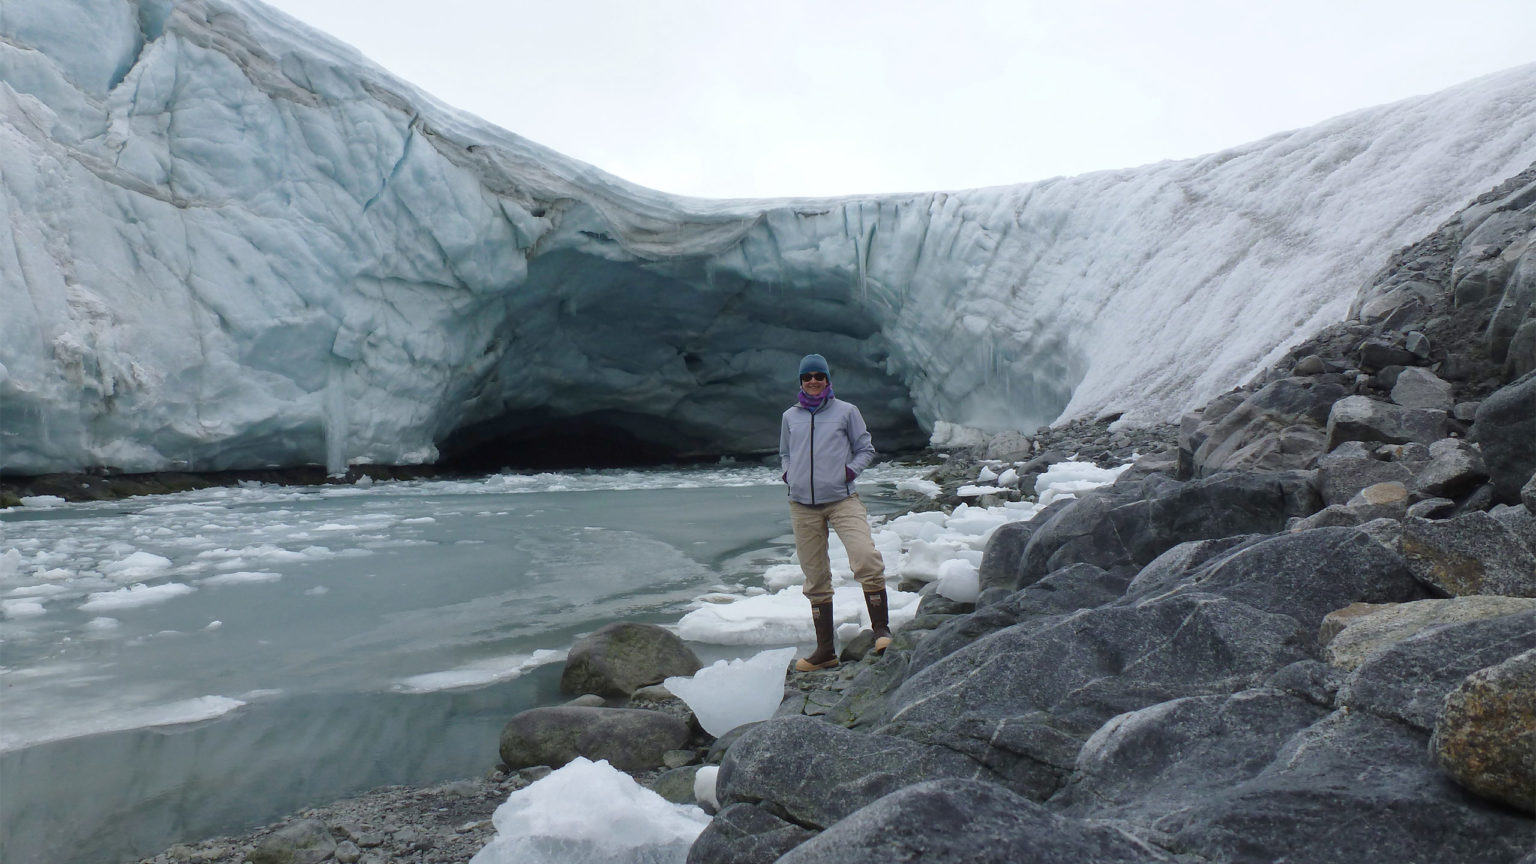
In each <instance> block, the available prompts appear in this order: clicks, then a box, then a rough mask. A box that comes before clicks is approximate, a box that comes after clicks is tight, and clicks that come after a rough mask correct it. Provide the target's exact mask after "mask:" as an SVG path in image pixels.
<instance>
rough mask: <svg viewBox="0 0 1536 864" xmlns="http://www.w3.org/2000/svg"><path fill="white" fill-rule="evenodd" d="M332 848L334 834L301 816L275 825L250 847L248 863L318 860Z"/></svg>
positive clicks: (290, 863)
mask: <svg viewBox="0 0 1536 864" xmlns="http://www.w3.org/2000/svg"><path fill="white" fill-rule="evenodd" d="M335 852H336V838H334V837H332V836H331V831H330V829H329V828H327V827H325V823H324V822H321V821H320V820H318V819H301V820H299V821H297V822H293V823H291V824H288V825H284V826H283V827H281V828H279V829H277V830H276V831H274V832H272V833H271V834H270V835H268V836H267V838H266V839H264V840H262V841H261V842H260V843H259V844H257V845H256V848H255V849H252V850H251V852H250V855H249V856H248V857H249V858H250V861H251V864H320V862H321V861H324V860H326V859H327V858H330V857H331V856H332V855H333V854H334V853H335Z"/></svg>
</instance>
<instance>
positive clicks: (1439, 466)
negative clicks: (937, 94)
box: [1410, 438, 1488, 498]
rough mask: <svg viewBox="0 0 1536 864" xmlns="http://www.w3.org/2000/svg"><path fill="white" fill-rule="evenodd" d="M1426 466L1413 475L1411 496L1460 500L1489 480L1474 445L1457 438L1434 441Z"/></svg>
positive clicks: (1480, 454)
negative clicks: (1412, 494)
mask: <svg viewBox="0 0 1536 864" xmlns="http://www.w3.org/2000/svg"><path fill="white" fill-rule="evenodd" d="M1429 452H1430V456H1431V459H1430V461H1429V464H1427V465H1425V466H1424V467H1423V468H1420V469H1419V470H1418V471H1416V472H1414V477H1413V481H1412V485H1411V487H1410V488H1411V489H1412V491H1413V492H1414V494H1416V495H1419V496H1428V497H1432V498H1460V497H1461V496H1463V495H1465V494H1467V493H1469V492H1471V491H1472V490H1473V489H1476V488H1477V487H1478V486H1480V485H1482V483H1483V482H1484V481H1485V480H1487V479H1488V467H1487V466H1486V465H1484V464H1483V454H1482V452H1481V451H1479V450H1478V449H1477V447H1476V446H1475V445H1473V444H1468V443H1467V442H1465V441H1461V440H1458V439H1456V438H1446V439H1444V440H1441V441H1436V442H1435V443H1434V444H1431V445H1430V448H1429Z"/></svg>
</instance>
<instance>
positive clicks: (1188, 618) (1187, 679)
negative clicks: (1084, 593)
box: [882, 594, 1311, 800]
mask: <svg viewBox="0 0 1536 864" xmlns="http://www.w3.org/2000/svg"><path fill="white" fill-rule="evenodd" d="M1310 642H1311V634H1310V632H1306V631H1303V630H1302V628H1301V627H1300V626H1299V625H1298V624H1297V622H1296V620H1295V619H1294V618H1291V617H1289V616H1286V615H1275V614H1269V613H1266V612H1262V611H1259V610H1257V609H1254V608H1252V607H1250V606H1246V605H1244V604H1241V603H1236V602H1232V601H1230V600H1227V599H1225V598H1221V597H1215V596H1212V595H1210V594H1198V595H1196V594H1191V595H1188V596H1179V597H1173V598H1169V599H1165V600H1160V601H1156V602H1149V603H1143V604H1139V605H1134V606H1131V605H1125V606H1109V607H1100V608H1097V609H1089V610H1083V611H1081V612H1078V613H1077V614H1074V615H1067V616H1060V617H1055V616H1053V617H1046V618H1042V619H1037V620H1032V621H1025V622H1023V623H1020V624H1018V625H1015V626H1013V627H1010V628H1007V629H1004V630H1001V631H999V632H997V633H993V634H991V635H989V636H985V637H983V638H981V639H979V640H977V641H975V642H973V643H971V644H969V645H967V646H965V647H964V648H961V649H960V650H958V651H955V652H954V653H952V654H949V655H948V656H945V657H943V658H941V659H939V660H937V661H936V662H934V663H933V664H932V665H930V666H928V667H926V668H924V669H921V670H919V671H917V672H915V673H913V674H912V675H911V676H910V677H909V678H907V680H906V681H905V682H903V683H902V684H901V686H900V687H899V688H897V689H896V690H895V691H894V692H893V693H892V694H891V695H890V696H889V697H888V699H887V710H888V711H889V712H890V713H889V716H888V719H887V722H886V725H885V726H884V727H882V731H884V732H886V733H889V734H891V735H899V736H902V737H905V738H909V739H911V740H914V741H918V742H921V743H924V744H931V745H935V746H939V747H943V748H947V749H950V750H953V751H955V752H958V753H963V754H965V755H967V756H969V757H970V758H971V759H972V760H974V761H975V762H976V763H979V764H981V765H983V766H986V767H987V768H988V769H990V770H991V771H992V772H994V773H995V774H997V775H998V776H1000V777H1002V778H1004V782H1005V784H1006V785H1007V786H1008V787H1009V788H1010V789H1013V790H1014V791H1015V792H1018V793H1019V794H1022V795H1025V796H1026V797H1029V798H1033V799H1036V800H1043V799H1045V798H1046V797H1048V796H1049V795H1050V794H1052V793H1053V792H1054V791H1055V790H1056V789H1057V788H1058V787H1059V785H1060V784H1061V782H1062V781H1063V780H1064V779H1065V777H1066V776H1067V775H1068V774H1069V773H1070V772H1071V770H1072V766H1073V764H1074V763H1075V761H1076V759H1077V751H1078V749H1079V748H1080V747H1081V745H1082V742H1083V741H1085V740H1087V738H1088V736H1089V735H1091V734H1092V733H1093V732H1094V730H1096V729H1098V727H1099V726H1100V725H1102V724H1103V723H1104V721H1106V720H1108V719H1109V718H1110V717H1113V716H1114V715H1116V714H1119V713H1122V712H1124V711H1132V710H1136V709H1138V708H1142V707H1145V706H1147V705H1150V704H1155V703H1157V702H1163V701H1166V700H1168V699H1173V698H1178V697H1180V696H1190V695H1205V694H1209V693H1227V692H1233V691H1235V690H1239V689H1242V688H1244V687H1247V686H1249V685H1251V684H1253V683H1255V682H1257V681H1260V680H1262V679H1263V678H1265V677H1267V676H1268V675H1270V674H1271V673H1273V672H1274V671H1275V670H1277V669H1279V668H1281V667H1283V666H1286V665H1289V664H1290V663H1292V662H1295V661H1296V660H1300V659H1305V658H1306V656H1307V654H1306V647H1305V646H1306V645H1307V644H1308V643H1310Z"/></svg>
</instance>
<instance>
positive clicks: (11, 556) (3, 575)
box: [0, 549, 25, 579]
mask: <svg viewBox="0 0 1536 864" xmlns="http://www.w3.org/2000/svg"><path fill="white" fill-rule="evenodd" d="M24 561H25V559H23V558H22V557H21V550H19V549H7V550H5V551H4V552H0V579H8V578H10V577H12V576H15V575H16V574H18V573H20V572H21V565H22V564H23V563H24Z"/></svg>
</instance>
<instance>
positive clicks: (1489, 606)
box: [1323, 595, 1536, 670]
mask: <svg viewBox="0 0 1536 864" xmlns="http://www.w3.org/2000/svg"><path fill="white" fill-rule="evenodd" d="M1521 612H1536V599H1532V598H1526V597H1495V596H1484V595H1475V596H1471V597H1453V598H1451V599H1449V600H1417V601H1414V602H1412V603H1397V604H1390V605H1381V604H1379V605H1372V604H1366V603H1356V604H1353V605H1351V606H1348V607H1346V608H1344V609H1341V610H1339V611H1338V612H1333V613H1330V614H1329V615H1328V617H1327V618H1325V619H1323V626H1324V628H1325V630H1326V628H1328V626H1329V624H1330V622H1332V623H1333V624H1335V625H1337V626H1338V627H1339V630H1338V633H1337V635H1336V636H1334V637H1332V638H1331V639H1330V640H1328V641H1327V647H1326V648H1324V649H1323V656H1324V658H1325V659H1326V660H1327V661H1328V662H1329V663H1331V664H1332V665H1333V666H1334V667H1336V668H1338V669H1344V670H1354V669H1358V668H1359V667H1360V664H1361V663H1363V662H1365V659H1366V658H1367V657H1369V656H1370V655H1371V654H1373V653H1375V652H1377V651H1380V650H1382V649H1384V648H1386V647H1387V646H1389V645H1395V644H1397V643H1398V642H1401V641H1403V640H1404V639H1408V638H1410V637H1412V636H1414V635H1416V634H1418V633H1420V632H1422V631H1424V630H1427V629H1429V628H1430V627H1441V626H1446V625H1452V624H1464V623H1466V622H1468V621H1481V620H1484V619H1487V618H1499V617H1502V616H1505V615H1515V614H1518V613H1521ZM1351 613H1353V614H1351Z"/></svg>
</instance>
